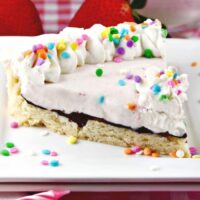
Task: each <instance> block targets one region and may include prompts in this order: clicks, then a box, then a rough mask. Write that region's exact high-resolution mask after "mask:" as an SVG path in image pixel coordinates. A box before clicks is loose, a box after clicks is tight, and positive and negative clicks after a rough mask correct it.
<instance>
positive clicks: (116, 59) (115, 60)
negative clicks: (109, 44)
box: [113, 56, 122, 63]
mask: <svg viewBox="0 0 200 200" xmlns="http://www.w3.org/2000/svg"><path fill="white" fill-rule="evenodd" d="M113 61H114V62H116V63H120V62H122V58H121V57H118V56H117V57H114V59H113Z"/></svg>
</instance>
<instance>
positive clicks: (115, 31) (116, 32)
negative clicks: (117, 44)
mask: <svg viewBox="0 0 200 200" xmlns="http://www.w3.org/2000/svg"><path fill="white" fill-rule="evenodd" d="M118 33H119V31H118V30H117V29H116V28H115V27H111V28H110V34H118Z"/></svg>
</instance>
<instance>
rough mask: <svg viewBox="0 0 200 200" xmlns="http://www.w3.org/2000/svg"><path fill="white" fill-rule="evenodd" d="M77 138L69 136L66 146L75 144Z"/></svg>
mask: <svg viewBox="0 0 200 200" xmlns="http://www.w3.org/2000/svg"><path fill="white" fill-rule="evenodd" d="M77 141H78V140H77V138H76V137H75V136H70V137H69V138H68V140H67V142H68V144H76V143H77Z"/></svg>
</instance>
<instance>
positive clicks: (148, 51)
mask: <svg viewBox="0 0 200 200" xmlns="http://www.w3.org/2000/svg"><path fill="white" fill-rule="evenodd" d="M144 57H146V58H153V57H154V55H153V52H152V50H151V49H145V50H144Z"/></svg>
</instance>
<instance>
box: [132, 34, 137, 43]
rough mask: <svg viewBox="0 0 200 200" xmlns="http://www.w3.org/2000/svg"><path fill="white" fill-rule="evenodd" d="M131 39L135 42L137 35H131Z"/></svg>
mask: <svg viewBox="0 0 200 200" xmlns="http://www.w3.org/2000/svg"><path fill="white" fill-rule="evenodd" d="M131 39H132V40H133V42H137V41H138V40H139V37H138V36H136V35H134V36H132V37H131Z"/></svg>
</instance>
